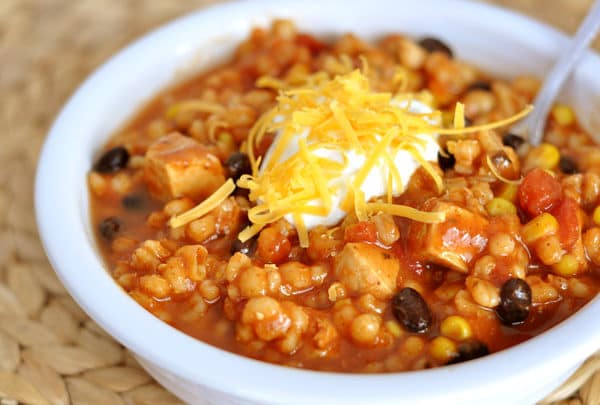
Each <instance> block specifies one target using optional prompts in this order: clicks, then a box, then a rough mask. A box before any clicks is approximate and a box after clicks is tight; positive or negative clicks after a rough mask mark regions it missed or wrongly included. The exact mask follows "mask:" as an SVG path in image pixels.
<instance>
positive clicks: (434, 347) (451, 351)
mask: <svg viewBox="0 0 600 405" xmlns="http://www.w3.org/2000/svg"><path fill="white" fill-rule="evenodd" d="M429 353H430V354H431V355H432V356H433V358H434V359H436V360H437V361H439V362H441V363H447V362H448V361H450V360H452V358H454V356H456V355H457V351H456V344H455V343H454V342H453V341H452V340H450V339H448V338H446V337H443V336H438V337H436V338H435V339H433V340H432V341H431V346H430V347H429Z"/></svg>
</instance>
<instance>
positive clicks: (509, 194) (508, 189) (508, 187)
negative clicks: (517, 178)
mask: <svg viewBox="0 0 600 405" xmlns="http://www.w3.org/2000/svg"><path fill="white" fill-rule="evenodd" d="M517 190H518V187H517V186H516V185H515V184H509V183H504V184H503V185H502V187H501V189H500V192H499V193H498V198H503V199H505V200H507V201H511V202H515V201H516V200H517Z"/></svg>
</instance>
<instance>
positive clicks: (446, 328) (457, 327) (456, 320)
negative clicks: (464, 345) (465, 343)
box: [440, 315, 473, 340]
mask: <svg viewBox="0 0 600 405" xmlns="http://www.w3.org/2000/svg"><path fill="white" fill-rule="evenodd" d="M440 332H442V335H444V336H446V337H449V338H452V339H454V340H465V339H468V338H470V337H471V335H472V334H473V332H472V331H471V325H469V322H467V320H466V319H465V318H463V317H462V316H457V315H452V316H449V317H448V318H446V319H444V321H443V322H442V324H441V325H440Z"/></svg>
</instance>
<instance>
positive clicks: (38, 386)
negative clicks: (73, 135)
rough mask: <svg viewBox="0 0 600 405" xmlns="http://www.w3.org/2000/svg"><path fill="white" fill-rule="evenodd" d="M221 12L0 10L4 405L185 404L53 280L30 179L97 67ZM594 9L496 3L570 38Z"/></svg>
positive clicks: (160, 0) (142, 4) (65, 7)
mask: <svg viewBox="0 0 600 405" xmlns="http://www.w3.org/2000/svg"><path fill="white" fill-rule="evenodd" d="M213 2H215V0H188V1H183V0H180V1H172V0H147V1H142V0H0V100H2V101H1V102H0V130H1V132H0V162H1V165H2V166H1V167H2V168H1V169H0V404H1V405H8V404H18V403H25V404H36V405H37V404H40V405H41V404H69V403H72V404H84V403H85V404H152V405H156V404H174V403H179V401H178V400H177V399H176V398H175V397H173V396H172V395H171V394H169V393H168V392H167V391H165V390H164V389H163V388H162V387H160V386H159V385H158V384H157V383H155V382H154V381H153V380H152V378H151V377H150V376H148V375H147V374H146V373H145V372H144V371H143V370H142V369H141V368H140V366H139V365H138V364H137V362H136V361H135V359H134V358H133V357H132V356H131V355H130V354H129V353H128V352H127V351H126V350H125V349H124V348H123V347H122V346H121V345H119V344H118V343H117V342H115V341H114V340H113V339H112V338H111V337H110V336H108V335H107V334H106V333H105V332H104V331H103V330H102V329H100V328H99V327H98V326H97V325H96V324H95V323H94V322H93V321H92V320H91V319H90V318H88V317H87V316H86V314H85V313H84V312H83V311H82V310H81V309H80V308H79V307H78V306H77V304H76V303H75V302H74V301H73V300H72V299H71V298H70V296H69V295H68V294H67V293H66V291H65V289H64V288H63V286H62V285H61V283H60V282H59V281H58V279H57V278H56V276H55V274H54V272H53V270H52V269H51V267H50V266H49V264H48V262H47V261H46V257H45V255H44V252H43V250H42V247H41V245H40V242H39V240H38V235H37V230H36V225H35V220H34V214H33V179H34V172H35V167H36V161H37V158H38V153H39V150H40V147H41V144H42V142H43V140H44V136H45V134H46V132H47V130H48V127H49V125H50V124H51V121H52V119H53V117H54V116H55V115H56V114H57V112H58V110H59V108H60V106H61V105H62V104H63V103H64V102H65V101H66V99H67V98H68V96H69V95H70V94H71V93H72V92H73V91H74V89H75V88H76V87H77V85H78V84H79V83H80V82H81V81H82V80H83V79H84V78H85V77H86V76H87V75H88V74H89V73H90V72H91V71H92V70H93V69H94V68H96V67H97V66H98V65H100V64H101V63H102V62H104V61H105V60H106V59H107V58H108V57H109V56H110V55H111V54H113V53H114V52H116V51H117V50H118V49H120V48H122V47H123V46H124V45H125V44H127V43H128V42H130V41H131V40H133V39H134V38H136V37H139V36H140V35H142V34H144V33H145V32H147V31H149V30H150V29H151V28H153V27H155V26H157V25H159V24H161V23H163V22H165V21H167V20H170V19H172V18H174V17H176V16H178V15H181V14H183V13H185V12H188V11H191V10H195V9H198V8H201V7H204V6H206V5H208V4H210V3H213ZM590 2H591V0H552V1H551V2H550V1H544V0H496V1H492V3H498V4H501V5H504V6H508V7H513V8H515V9H518V10H520V11H522V12H524V13H527V14H533V15H534V16H535V17H537V18H540V19H542V20H545V21H546V22H549V23H551V24H554V25H555V26H558V27H560V28H562V29H564V30H566V31H570V32H572V31H573V29H574V27H575V26H576V24H577V23H578V21H580V19H581V18H582V16H583V14H584V13H585V11H586V10H587V8H588V7H589V4H590ZM542 3H543V6H544V7H543V15H541V14H540V13H542V11H536V10H537V8H538V7H539V8H542V7H541V6H542ZM598 45H599V43H598V42H596V47H597V49H600V48H599V46H598ZM597 370H600V357H599V356H596V357H593V358H591V359H589V360H588V361H587V362H586V363H585V365H584V366H582V367H581V369H579V370H578V371H577V372H576V373H575V375H574V376H573V377H572V378H571V379H570V380H569V381H568V382H567V383H565V385H563V386H562V387H560V388H559V389H558V390H557V391H556V392H554V393H553V394H552V395H551V396H550V397H549V398H547V400H546V401H544V404H550V403H558V404H573V405H575V404H589V405H591V404H594V405H597V404H600V372H597Z"/></svg>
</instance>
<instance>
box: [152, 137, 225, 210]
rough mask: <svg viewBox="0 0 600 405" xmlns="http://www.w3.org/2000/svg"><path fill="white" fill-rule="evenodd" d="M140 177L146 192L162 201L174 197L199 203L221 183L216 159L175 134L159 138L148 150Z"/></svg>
mask: <svg viewBox="0 0 600 405" xmlns="http://www.w3.org/2000/svg"><path fill="white" fill-rule="evenodd" d="M144 177H145V180H146V183H147V184H148V189H149V190H150V192H151V193H152V194H153V195H154V196H155V197H157V198H160V199H162V200H165V201H167V200H171V199H173V198H177V197H190V198H192V199H194V200H201V199H204V198H206V197H208V196H209V195H210V194H212V193H213V192H214V191H215V190H216V189H217V188H218V187H219V186H220V185H221V184H223V182H224V181H225V176H224V174H223V167H222V166H221V162H220V161H219V159H218V158H217V157H216V156H215V155H213V154H212V153H210V152H209V151H208V149H207V148H206V147H204V146H203V145H201V144H199V143H198V142H196V141H195V140H193V139H191V138H189V137H187V136H183V135H181V134H179V133H176V132H174V133H171V134H168V135H165V136H163V137H161V138H159V139H158V140H157V141H156V142H155V143H154V144H152V145H151V146H150V148H148V151H147V152H146V165H145V168H144Z"/></svg>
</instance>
